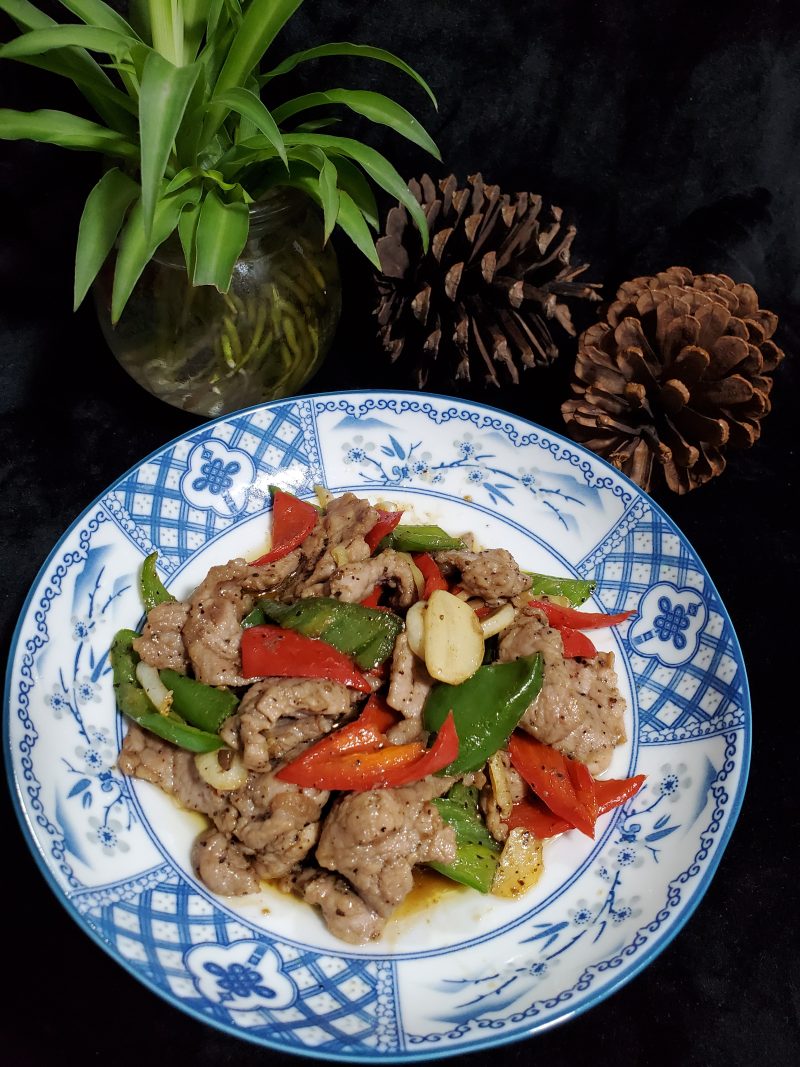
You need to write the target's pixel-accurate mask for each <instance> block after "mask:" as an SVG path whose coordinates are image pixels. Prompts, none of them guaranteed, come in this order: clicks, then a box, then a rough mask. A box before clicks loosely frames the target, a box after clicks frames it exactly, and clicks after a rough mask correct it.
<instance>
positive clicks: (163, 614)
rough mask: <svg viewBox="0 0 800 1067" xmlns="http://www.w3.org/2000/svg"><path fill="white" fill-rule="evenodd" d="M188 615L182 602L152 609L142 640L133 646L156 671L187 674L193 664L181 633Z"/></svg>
mask: <svg viewBox="0 0 800 1067" xmlns="http://www.w3.org/2000/svg"><path fill="white" fill-rule="evenodd" d="M188 614H189V605H188V604H182V603H181V602H180V601H172V602H170V603H169V604H157V605H156V606H155V607H154V608H151V609H150V611H149V612H148V614H147V622H146V623H145V624H144V631H143V633H142V636H141V637H137V638H136V640H135V641H134V642H133V647H134V648H135V649H136V651H137V652H138V654H139V657H140V658H141V659H142V660H144V662H145V663H149V664H150V666H151V667H155V668H156V670H159V671H163V670H168V669H169V670H173V671H177V672H178V674H186V669H187V667H188V665H189V660H188V657H187V655H186V646H185V644H184V643H183V634H182V632H181V631H182V630H183V627H184V624H185V622H186V618H187V616H188Z"/></svg>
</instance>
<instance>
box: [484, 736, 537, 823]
mask: <svg viewBox="0 0 800 1067" xmlns="http://www.w3.org/2000/svg"><path fill="white" fill-rule="evenodd" d="M494 768H495V769H494V773H495V774H496V775H501V776H502V779H503V781H502V787H501V788H500V789H497V790H496V789H495V788H494V783H493V781H492V780H489V781H486V782H484V784H483V787H482V788H481V792H480V798H479V799H480V805H481V809H482V811H483V814H484V816H485V817H486V826H487V829H488V830H489V833H490V834H491V835H492V837H493V838H494V839H495V840H496V841H505V839H506V838H507V837H508V827H507V826H506V824H505V822H504V820H505V819H507V818H508V817H509V815H510V814H511V809H512V808H513V806H514V804H516V803H517V801H518V800H522V798H523V797H524V796H525V794H526V793H527V792H528V786H527V785H526V784H525V782H524V781H523V779H522V777H521V776H520V775H519V774H518V772H517V771H516V770H515V769H514V768H513V767H512V766H511V757H510V756H509V754H508V752H506V751H502V752H498V753H497V758H496V759H495V760H494Z"/></svg>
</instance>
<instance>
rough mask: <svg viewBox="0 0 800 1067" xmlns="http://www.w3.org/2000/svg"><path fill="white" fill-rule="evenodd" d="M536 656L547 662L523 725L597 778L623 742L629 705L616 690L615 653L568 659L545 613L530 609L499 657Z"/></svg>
mask: <svg viewBox="0 0 800 1067" xmlns="http://www.w3.org/2000/svg"><path fill="white" fill-rule="evenodd" d="M534 652H541V654H542V658H543V660H544V683H543V685H542V691H541V693H540V694H539V696H538V697H537V698H536V700H535V701H534V702H533V704H531V706H530V707H529V708H528V710H527V711H526V712H525V714H524V715H523V716H522V719H521V721H520V726H521V727H522V729H524V730H527V731H528V733H530V734H533V736H534V737H536V738H538V739H539V740H540V741H543V742H544V743H545V744H548V745H552V746H553V747H554V748H557V749H558V750H559V752H563V753H564V754H565V755H567V756H573V757H574V758H575V759H579V760H581V762H583V763H586V764H587V765H588V767H589V769H590V770H591V772H592V773H593V774H599V773H600V772H601V771H604V770H605V769H606V767H608V764H609V763H610V761H611V756H612V753H613V751H614V748H615V747H616V746H617V745H618V744H620V743H621V742H622V741H624V740H625V725H624V722H623V716H624V713H625V701H624V699H623V698H622V695H621V694H620V692H619V689H618V688H617V676H616V672H615V671H614V656H613V653H609V652H599V653H598V654H597V655H596V656H595V657H594V658H593V659H568V660H565V659H564V655H563V643H562V641H561V634H560V633H559V632H558V631H557V630H554V629H552V628H551V627H550V626H548V624H547V619H546V617H545V616H544V614H543V613H542V612H539V611H536V610H535V609H533V608H526V609H525V611H524V612H523V614H522V615H520V616H519V617H518V620H517V623H516V624H515V625H514V626H512V627H510V628H509V629H508V630H507V631H506V632H505V633H504V635H503V636H502V638H501V639H500V644H499V656H500V659H501V660H502V661H508V660H513V659H518V658H519V657H520V656H528V655H531V654H532V653H534Z"/></svg>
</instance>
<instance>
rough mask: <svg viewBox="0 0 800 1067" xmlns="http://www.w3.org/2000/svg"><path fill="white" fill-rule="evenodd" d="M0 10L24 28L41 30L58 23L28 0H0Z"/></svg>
mask: <svg viewBox="0 0 800 1067" xmlns="http://www.w3.org/2000/svg"><path fill="white" fill-rule="evenodd" d="M0 11H5V13H6V14H7V15H10V16H11V18H12V19H13V20H14V22H16V24H17V25H18V26H20V27H21V28H22V29H25V30H43V29H46V28H47V27H48V26H57V25H58V23H57V22H56V20H55V19H53V18H50V16H49V15H45V13H44V11H40V10H39V8H38V7H34V5H33V4H30V3H28V0H0Z"/></svg>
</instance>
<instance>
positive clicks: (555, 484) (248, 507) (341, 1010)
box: [6, 393, 750, 1061]
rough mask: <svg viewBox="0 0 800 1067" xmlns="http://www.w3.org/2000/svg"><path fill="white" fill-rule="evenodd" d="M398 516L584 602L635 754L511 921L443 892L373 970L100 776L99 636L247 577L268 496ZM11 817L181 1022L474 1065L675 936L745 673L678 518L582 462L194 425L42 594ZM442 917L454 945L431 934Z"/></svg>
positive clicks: (717, 823) (111, 506)
mask: <svg viewBox="0 0 800 1067" xmlns="http://www.w3.org/2000/svg"><path fill="white" fill-rule="evenodd" d="M274 483H277V484H280V485H282V486H284V487H286V488H287V489H290V490H292V491H294V492H297V493H299V494H301V495H306V496H308V495H310V494H311V493H312V491H313V486H314V485H315V484H317V483H322V484H325V485H327V486H328V488H329V489H331V490H332V491H334V492H341V491H344V490H346V489H353V490H355V491H357V492H363V493H366V494H368V495H370V496H371V497H372V498H373V499H375V500H387V499H389V500H392V501H395V502H399V503H400V504H401V505H402V506H403V507H404V508H407V509H409V510H411V511H415V512H416V513H417V514H419V515H420V517H427V518H429V519H430V520H431V521H439V522H441V524H442V525H445V526H448V527H449V528H451V529H453V530H454V531H459V532H460V531H463V530H467V529H473V530H476V531H477V532H478V534H479V536H480V538H481V540H482V541H484V542H485V543H492V544H498V545H504V546H507V547H510V548H511V549H512V551H513V552H514V553H515V554H516V555H517V556H518V558H520V559H521V560H522V561H523V563H527V564H528V565H529V566H531V567H536V568H537V569H540V570H550V571H556V572H559V573H566V574H575V575H580V576H582V577H588V578H592V579H595V580H596V581H597V583H598V586H597V591H596V594H595V597H594V606H595V607H596V608H597V609H598V610H606V611H619V610H622V609H631V610H633V611H634V612H635V613H636V614H635V616H634V617H633V618H632V619H631V620H630V621H629V622H627V623H625V624H624V625H623V626H621V627H619V628H618V629H617V630H616V631H614V632H613V633H612V632H610V631H608V632H607V633H606V635H602V634H601V635H599V640H600V647H604V648H613V649H614V651H615V652H616V654H617V657H618V660H617V666H618V670H619V674H620V681H621V686H622V688H623V691H624V692H625V693H626V695H627V699H628V702H629V704H630V708H629V717H628V724H629V733H630V739H629V742H628V744H627V745H626V746H623V748H622V749H620V750H619V751H618V752H617V754H616V755H615V759H614V764H613V765H612V773H613V775H614V776H616V777H621V776H624V775H626V774H629V773H643V774H646V775H647V782H646V785H645V787H644V789H643V790H642V791H641V792H640V793H639V794H638V795H637V796H636V797H634V798H632V799H631V800H629V801H628V802H627V803H626V804H625V805H623V807H622V808H620V809H619V810H618V811H617V812H615V813H613V814H611V815H608V816H605V817H604V819H603V820H602V821H601V823H600V826H599V832H598V837H597V841H596V842H589V841H588V839H585V838H580V839H576V838H579V837H580V835H577V834H575V833H570V834H567V835H564V836H563V837H561V838H559V839H557V840H555V841H552V842H549V843H548V844H547V845H546V850H545V857H546V873H545V876H544V877H543V879H542V881H541V883H540V884H539V885H538V886H537V887H536V888H535V889H534V890H533V891H532V892H531V893H530V894H529V895H528V897H527V898H525V899H524V900H523V901H521V902H515V903H511V902H507V901H491V900H490V901H487V900H484V898H481V897H478V896H477V895H475V894H471V895H466V894H458V893H456V894H452V895H451V896H450V897H447V898H445V900H444V901H443V902H442V903H440V904H438V905H436V907H435V908H434V909H433V910H432V911H431V912H430V913H426V912H421V913H418V914H415V915H409V916H405V917H404V918H401V919H398V920H397V924H396V925H395V927H393V928H391V929H390V930H389V931H388V932H387V935H386V937H385V938H384V940H383V942H382V943H380V944H379V945H377V946H365V947H363V948H350V947H348V946H344V945H342V944H341V943H339V942H336V941H335V940H334V939H333V938H332V937H331V936H330V935H329V934H327V932H326V931H325V930H324V928H323V926H322V924H321V922H320V920H319V918H318V917H317V916H316V915H315V914H314V913H313V912H312V911H311V910H310V909H307V908H305V907H304V906H303V905H300V904H298V903H296V902H293V901H290V900H288V899H287V898H280V897H279V895H278V894H274V893H272V894H270V893H269V892H268V891H265V894H266V896H264V897H261V896H259V897H258V898H257V899H256V901H255V902H253V901H248V900H245V901H225V900H220V899H218V898H214V897H213V896H212V895H211V894H209V893H208V892H207V891H206V890H205V889H204V887H203V886H201V885H200V884H199V883H197V881H196V880H195V879H194V877H193V875H192V872H191V866H190V864H189V860H188V855H189V848H190V845H191V840H192V838H193V836H194V835H195V834H196V832H197V829H198V826H197V823H196V822H192V821H191V818H190V817H189V816H188V815H187V816H185V817H184V816H183V814H182V813H180V812H178V811H177V810H176V809H175V808H174V806H172V805H171V804H170V802H169V801H167V800H166V799H165V798H164V797H162V796H161V794H158V793H157V791H156V790H154V789H153V788H152V787H149V786H148V785H147V784H146V783H139V782H130V781H129V780H127V779H125V778H124V777H122V776H121V775H120V774H119V773H118V772H117V771H116V769H115V766H114V760H115V755H116V752H117V750H118V746H119V743H120V740H121V737H122V733H123V727H122V725H121V723H120V721H119V719H118V716H117V715H116V713H115V710H114V706H113V693H112V688H111V679H110V672H109V665H108V646H109V642H110V638H111V636H112V635H113V633H114V632H115V630H116V629H118V628H119V627H120V626H130V625H134V624H135V623H136V621H137V619H138V618H140V616H141V606H140V603H139V600H138V592H137V572H138V570H139V567H140V566H141V562H142V560H143V558H144V556H145V555H146V554H147V553H149V552H151V551H152V550H153V549H157V550H158V552H159V565H160V567H161V569H162V571H163V573H164V574H165V576H166V577H167V581H168V583H169V584H170V585H171V586H173V587H174V588H175V589H176V590H177V591H178V593H179V595H180V593H181V592H185V591H186V590H188V589H190V588H191V587H192V585H193V584H195V583H196V581H197V580H198V579H199V578H200V577H201V576H202V574H203V573H204V572H205V570H206V569H207V567H208V566H210V565H211V564H212V563H214V562H219V561H220V560H221V559H223V558H224V559H227V558H230V557H231V556H233V555H236V554H243V555H249V554H256V553H257V551H258V550H259V548H260V546H261V545H262V544H263V542H264V539H265V536H266V532H267V528H268V522H269V507H270V497H269V485H270V484H274ZM6 702H7V709H8V714H7V716H6V722H7V736H6V744H7V748H8V761H9V765H10V767H11V771H12V775H13V778H14V783H15V788H16V799H17V803H18V809H19V814H20V816H21V819H22V823H23V827H24V829H25V832H26V833H27V834H28V836H29V839H30V842H31V846H32V848H33V849H34V852H35V854H36V856H37V859H38V860H39V863H40V866H41V867H42V869H43V871H44V873H45V875H46V877H47V878H48V880H49V881H50V883H51V885H52V886H53V889H54V891H55V892H56V893H57V894H59V895H60V896H62V897H63V898H64V899H65V900H66V902H67V903H68V905H69V907H70V909H71V911H72V913H73V915H74V916H75V918H76V920H77V921H78V922H79V923H80V924H81V925H82V926H83V928H84V929H85V930H86V931H87V932H88V933H89V934H90V935H91V936H93V937H95V938H96V939H97V940H98V941H99V942H100V943H101V944H102V945H103V947H104V948H105V949H106V950H107V951H109V952H110V953H111V954H112V955H113V956H114V957H115V958H116V959H118V960H119V961H120V963H122V964H123V965H124V966H125V967H127V968H128V969H129V970H130V971H131V972H132V973H133V974H135V975H136V976H137V977H138V978H139V979H140V980H141V981H143V982H144V983H145V984H147V985H148V986H150V987H151V988H152V989H153V990H154V991H156V992H157V993H159V994H160V995H161V996H163V997H165V998H167V999H168V1000H170V1001H171V1002H172V1003H174V1004H175V1005H176V1006H178V1007H179V1008H181V1009H182V1010H184V1011H186V1012H189V1013H190V1014H193V1015H195V1016H197V1017H198V1018H200V1019H202V1020H203V1021H205V1022H208V1023H211V1024H212V1025H215V1026H218V1027H220V1028H222V1029H225V1030H228V1031H230V1032H231V1033H233V1034H236V1035H238V1036H241V1037H245V1038H247V1039H249V1040H251V1041H256V1042H259V1043H261V1044H263V1045H265V1046H269V1047H273V1048H277V1049H281V1050H285V1051H292V1052H297V1053H300V1054H307V1055H312V1056H322V1057H324V1058H326V1059H330V1060H349V1061H357V1060H377V1059H386V1058H389V1059H396V1060H408V1059H416V1058H432V1057H437V1056H445V1055H452V1054H454V1053H461V1052H467V1051H470V1050H474V1049H477V1048H481V1047H484V1046H486V1045H491V1044H496V1043H499V1042H505V1041H509V1040H514V1039H516V1038H520V1037H523V1036H526V1035H528V1034H530V1033H532V1032H535V1031H536V1030H537V1029H538V1028H540V1027H546V1026H550V1025H552V1024H553V1023H554V1022H557V1021H559V1020H560V1019H563V1018H566V1017H567V1016H568V1015H571V1014H574V1013H575V1012H576V1011H581V1010H584V1009H585V1008H587V1007H589V1006H591V1005H592V1004H594V1003H596V1002H597V1001H598V1000H600V999H602V998H603V997H605V996H607V995H608V994H609V993H611V992H613V990H614V989H616V988H617V987H618V986H619V985H620V984H621V983H622V982H624V981H626V980H627V978H629V977H630V976H631V975H632V974H633V973H635V972H636V971H638V969H639V968H640V967H641V965H642V963H644V962H647V960H649V959H650V958H652V956H653V955H654V954H655V953H657V952H658V951H660V950H661V949H662V948H663V947H664V946H665V945H666V944H667V943H668V941H669V940H670V939H671V937H672V936H673V935H674V934H675V933H676V932H677V930H678V929H679V927H680V926H681V925H682V923H683V922H684V921H685V919H686V918H687V917H688V915H689V914H690V912H691V911H692V910H693V907H694V905H695V903H696V902H697V900H698V899H699V897H700V896H701V895H702V893H703V891H704V889H705V888H706V886H707V885H708V882H709V880H710V878H711V876H712V874H713V872H714V869H715V867H716V864H717V862H718V860H719V857H720V855H721V852H722V849H723V847H724V844H725V842H726V840H727V837H728V835H729V834H730V832H731V829H732V826H733V823H734V821H735V818H736V814H737V812H738V809H739V806H740V804H741V799H742V794H743V790H744V785H745V781H746V775H747V764H748V759H749V743H750V712H749V703H748V694H747V688H746V680H745V674H744V667H743V664H742V659H741V653H740V651H739V647H738V644H737V641H736V637H735V635H734V633H733V629H732V627H731V624H730V620H729V619H728V617H727V614H726V612H725V609H724V607H723V606H722V604H721V603H720V601H719V597H718V595H717V593H716V590H715V589H714V587H713V584H712V583H711V581H710V579H709V577H708V575H707V574H706V572H705V570H704V568H703V566H702V564H701V563H700V561H699V560H698V559H697V557H696V556H695V555H694V553H693V551H692V549H691V547H690V546H689V545H688V544H687V543H686V541H685V539H684V538H683V537H682V536H681V534H680V532H679V531H678V530H677V529H676V528H675V527H674V525H673V524H672V523H671V522H670V520H669V519H668V518H667V517H666V516H665V515H664V514H663V513H662V512H661V511H660V510H659V509H658V508H657V507H656V506H655V505H654V504H653V503H652V502H651V501H650V500H649V499H648V498H647V497H646V496H645V495H644V494H643V493H641V492H640V491H639V490H638V489H637V488H636V487H635V486H633V485H631V483H629V482H628V481H627V480H626V479H625V478H624V477H622V476H621V475H619V474H618V473H617V472H616V471H614V470H612V469H611V468H610V467H608V466H607V465H606V464H604V463H603V462H602V461H601V460H599V459H598V458H597V457H595V456H593V455H591V454H590V453H588V452H585V451H584V450H583V449H581V448H580V447H579V446H577V445H574V444H572V443H571V442H568V441H566V440H564V439H562V438H561V437H559V436H558V435H556V434H553V433H550V432H548V431H545V430H542V429H540V428H538V427H535V426H533V425H531V424H529V423H526V422H525V421H524V420H521V419H517V418H514V417H512V416H510V415H507V414H505V413H502V412H499V411H494V410H492V409H489V408H484V407H481V406H479V405H471V404H463V403H459V402H456V401H453V400H451V399H448V398H444V397H433V396H421V395H418V394H403V393H373V394H367V393H364V394H359V393H347V394H329V395H322V396H316V397H307V398H303V397H301V398H297V399H293V400H288V401H281V402H278V403H274V404H266V405H263V406H260V407H257V408H253V409H251V410H248V411H243V412H238V413H236V414H234V415H231V416H228V417H225V418H222V419H219V420H217V421H216V422H212V423H208V424H207V425H205V426H203V427H202V428H201V429H198V430H196V431H192V432H191V433H188V434H186V435H184V436H183V437H181V438H179V439H178V440H176V441H174V442H172V443H171V444H169V445H167V446H165V447H164V448H163V449H161V450H160V451H158V452H157V453H155V454H154V455H152V456H150V457H148V458H147V459H145V460H144V461H142V462H141V463H140V464H138V465H137V466H136V467H135V468H134V469H132V470H131V471H129V472H128V473H127V474H126V475H124V476H123V477H122V478H120V479H119V481H118V482H116V483H115V484H114V485H113V486H111V487H110V488H109V489H108V491H107V492H106V493H104V494H103V496H102V497H101V498H100V499H99V500H98V501H97V502H96V503H95V504H93V505H92V506H91V507H90V508H88V509H87V510H86V511H85V512H84V514H83V515H81V516H80V518H79V519H78V520H77V521H76V523H75V524H74V525H73V527H72V528H71V529H70V530H68V531H67V532H66V533H65V535H64V536H63V538H62V539H61V541H60V542H59V544H58V545H57V546H56V548H55V549H54V551H53V553H52V555H51V556H50V558H49V559H48V561H47V562H46V563H45V565H44V567H43V568H42V571H41V573H40V575H39V577H38V578H37V581H36V583H35V585H34V588H33V590H32V591H31V594H30V597H29V600H28V603H27V604H26V607H25V609H24V611H23V614H22V617H21V620H20V624H19V627H18V630H17V634H16V636H15V641H14V647H13V652H12V658H11V665H10V670H9V674H8V679H7V689H6ZM444 908H447V919H448V921H447V923H441V922H440V921H438V920H437V916H438V915H439V912H440V910H441V909H444Z"/></svg>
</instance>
